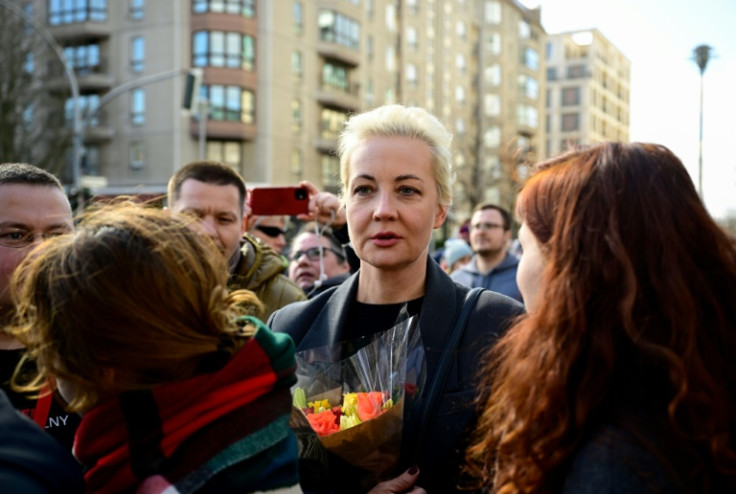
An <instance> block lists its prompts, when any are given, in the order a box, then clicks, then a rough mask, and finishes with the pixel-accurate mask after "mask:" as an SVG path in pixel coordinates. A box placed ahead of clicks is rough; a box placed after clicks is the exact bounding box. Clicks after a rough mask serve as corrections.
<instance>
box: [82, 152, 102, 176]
mask: <svg viewBox="0 0 736 494" xmlns="http://www.w3.org/2000/svg"><path fill="white" fill-rule="evenodd" d="M81 160H82V163H81V166H82V174H83V175H99V174H100V148H99V147H98V146H94V145H85V146H84V154H82V157H81Z"/></svg>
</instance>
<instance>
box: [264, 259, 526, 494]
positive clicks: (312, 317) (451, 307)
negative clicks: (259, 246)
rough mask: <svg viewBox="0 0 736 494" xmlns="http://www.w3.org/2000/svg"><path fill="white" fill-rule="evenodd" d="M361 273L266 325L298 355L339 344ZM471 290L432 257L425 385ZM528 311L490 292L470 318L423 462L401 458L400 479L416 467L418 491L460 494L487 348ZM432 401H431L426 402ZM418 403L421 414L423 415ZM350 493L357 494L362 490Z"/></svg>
mask: <svg viewBox="0 0 736 494" xmlns="http://www.w3.org/2000/svg"><path fill="white" fill-rule="evenodd" d="M359 275H360V272H358V273H356V274H354V275H353V276H351V277H350V278H349V279H348V280H347V281H345V282H344V283H342V284H341V285H339V286H338V287H336V288H332V289H330V290H328V291H326V292H324V293H322V294H320V295H319V296H317V297H315V298H313V299H311V300H309V301H306V302H296V303H293V304H289V305H287V306H286V307H284V308H282V309H280V310H278V311H276V312H275V313H274V314H273V315H272V316H271V318H270V319H269V321H268V325H269V326H270V327H271V328H272V329H273V330H274V331H283V332H285V333H288V334H289V335H290V336H291V337H292V338H293V339H294V342H295V343H296V346H297V351H301V350H306V349H309V348H317V347H321V346H324V345H329V344H334V343H337V342H339V341H341V340H342V338H341V335H342V333H343V331H344V321H345V320H346V319H347V315H348V310H349V309H350V306H351V304H352V302H353V301H354V300H355V298H356V294H357V290H358V277H359ZM468 290H469V288H468V287H465V286H462V285H459V284H457V283H454V282H453V281H452V280H451V279H450V277H449V276H448V275H447V274H446V273H445V272H444V271H443V270H442V268H440V266H439V265H438V264H437V263H436V262H434V261H433V260H432V258H430V257H429V256H428V257H427V281H426V292H425V296H424V301H423V303H422V308H421V311H420V314H419V330H420V332H421V335H422V342H423V344H424V349H425V357H426V362H427V383H430V382H432V379H433V377H434V373H435V370H436V368H437V364H438V362H439V357H440V355H441V353H442V352H444V351H447V350H450V349H446V348H445V338H446V336H447V333H448V330H449V328H450V326H451V324H452V321H453V318H454V317H455V314H456V313H457V311H458V310H459V307H460V305H461V304H462V302H463V299H464V297H465V294H466V293H467V292H468ZM522 312H523V307H522V306H521V305H520V304H518V303H517V302H516V301H514V300H512V299H510V298H508V297H505V296H502V295H499V294H497V293H493V292H489V291H484V292H483V293H482V294H481V296H480V297H479V298H478V301H477V303H476V305H475V310H474V311H473V312H472V314H471V315H470V319H469V320H468V324H467V326H466V328H465V332H464V333H463V337H462V339H461V340H460V342H459V344H458V348H457V350H455V349H452V350H451V351H453V352H454V353H453V356H454V359H453V360H454V362H453V366H452V370H451V371H450V374H449V376H448V380H447V385H446V387H445V388H444V390H443V393H442V395H441V397H440V400H439V406H438V409H437V415H436V417H435V420H434V422H433V423H430V425H429V428H428V429H429V433H428V434H427V436H426V437H425V442H424V448H423V451H421V452H420V454H419V457H418V458H409V457H403V458H400V460H399V467H400V468H399V472H397V473H400V471H401V470H402V469H405V468H408V467H410V466H412V465H414V464H416V465H418V466H419V469H420V478H419V481H418V482H417V485H419V486H422V487H424V488H425V489H427V490H428V491H429V492H442V493H448V492H455V491H456V489H455V485H456V481H457V472H458V470H459V465H460V463H461V462H462V454H463V448H464V441H465V440H466V436H465V434H466V432H467V429H468V428H469V427H472V426H473V424H474V420H475V411H474V408H473V399H474V398H475V397H476V395H477V392H478V377H479V376H478V373H479V370H480V369H481V367H482V366H481V359H482V357H483V356H484V355H485V353H486V351H487V349H488V348H489V347H490V346H491V345H492V344H493V343H494V342H495V341H496V340H497V339H498V338H499V336H500V335H501V334H502V333H503V331H504V330H505V329H506V327H507V325H508V323H509V322H510V321H511V320H512V319H513V318H514V317H515V316H517V315H519V314H521V313H522ZM424 396H425V397H426V394H425V395H424ZM422 405H423V403H422V400H421V399H420V400H419V402H417V403H416V408H417V409H421V407H422ZM407 413H408V412H407V411H405V415H404V417H405V422H404V430H403V433H402V443H403V444H402V448H406V449H407V450H410V449H412V448H411V445H413V444H416V443H417V441H418V438H417V437H416V436H417V434H418V431H417V430H416V427H412V426H415V425H417V424H416V423H414V422H413V421H407V420H406V414H407ZM345 487H347V488H348V491H349V492H358V491H357V490H356V489H353V490H352V491H351V490H350V489H349V486H345Z"/></svg>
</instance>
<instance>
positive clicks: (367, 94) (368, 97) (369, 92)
mask: <svg viewBox="0 0 736 494" xmlns="http://www.w3.org/2000/svg"><path fill="white" fill-rule="evenodd" d="M363 97H364V98H365V101H366V102H367V103H368V104H369V105H370V104H373V98H374V97H375V95H374V94H373V79H371V78H370V77H369V78H368V79H366V81H365V87H364V88H363Z"/></svg>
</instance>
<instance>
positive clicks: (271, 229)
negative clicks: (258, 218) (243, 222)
mask: <svg viewBox="0 0 736 494" xmlns="http://www.w3.org/2000/svg"><path fill="white" fill-rule="evenodd" d="M256 230H258V231H260V232H261V233H263V234H264V235H268V236H269V237H271V238H276V237H278V236H279V235H286V230H282V229H281V228H279V227H278V226H265V225H258V226H256Z"/></svg>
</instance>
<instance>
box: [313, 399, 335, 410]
mask: <svg viewBox="0 0 736 494" xmlns="http://www.w3.org/2000/svg"><path fill="white" fill-rule="evenodd" d="M307 406H308V407H309V408H311V409H312V410H314V413H319V412H324V411H325V410H329V409H330V408H332V405H330V402H329V400H327V399H326V398H325V399H324V400H317V401H310V402H309V403H307Z"/></svg>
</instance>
